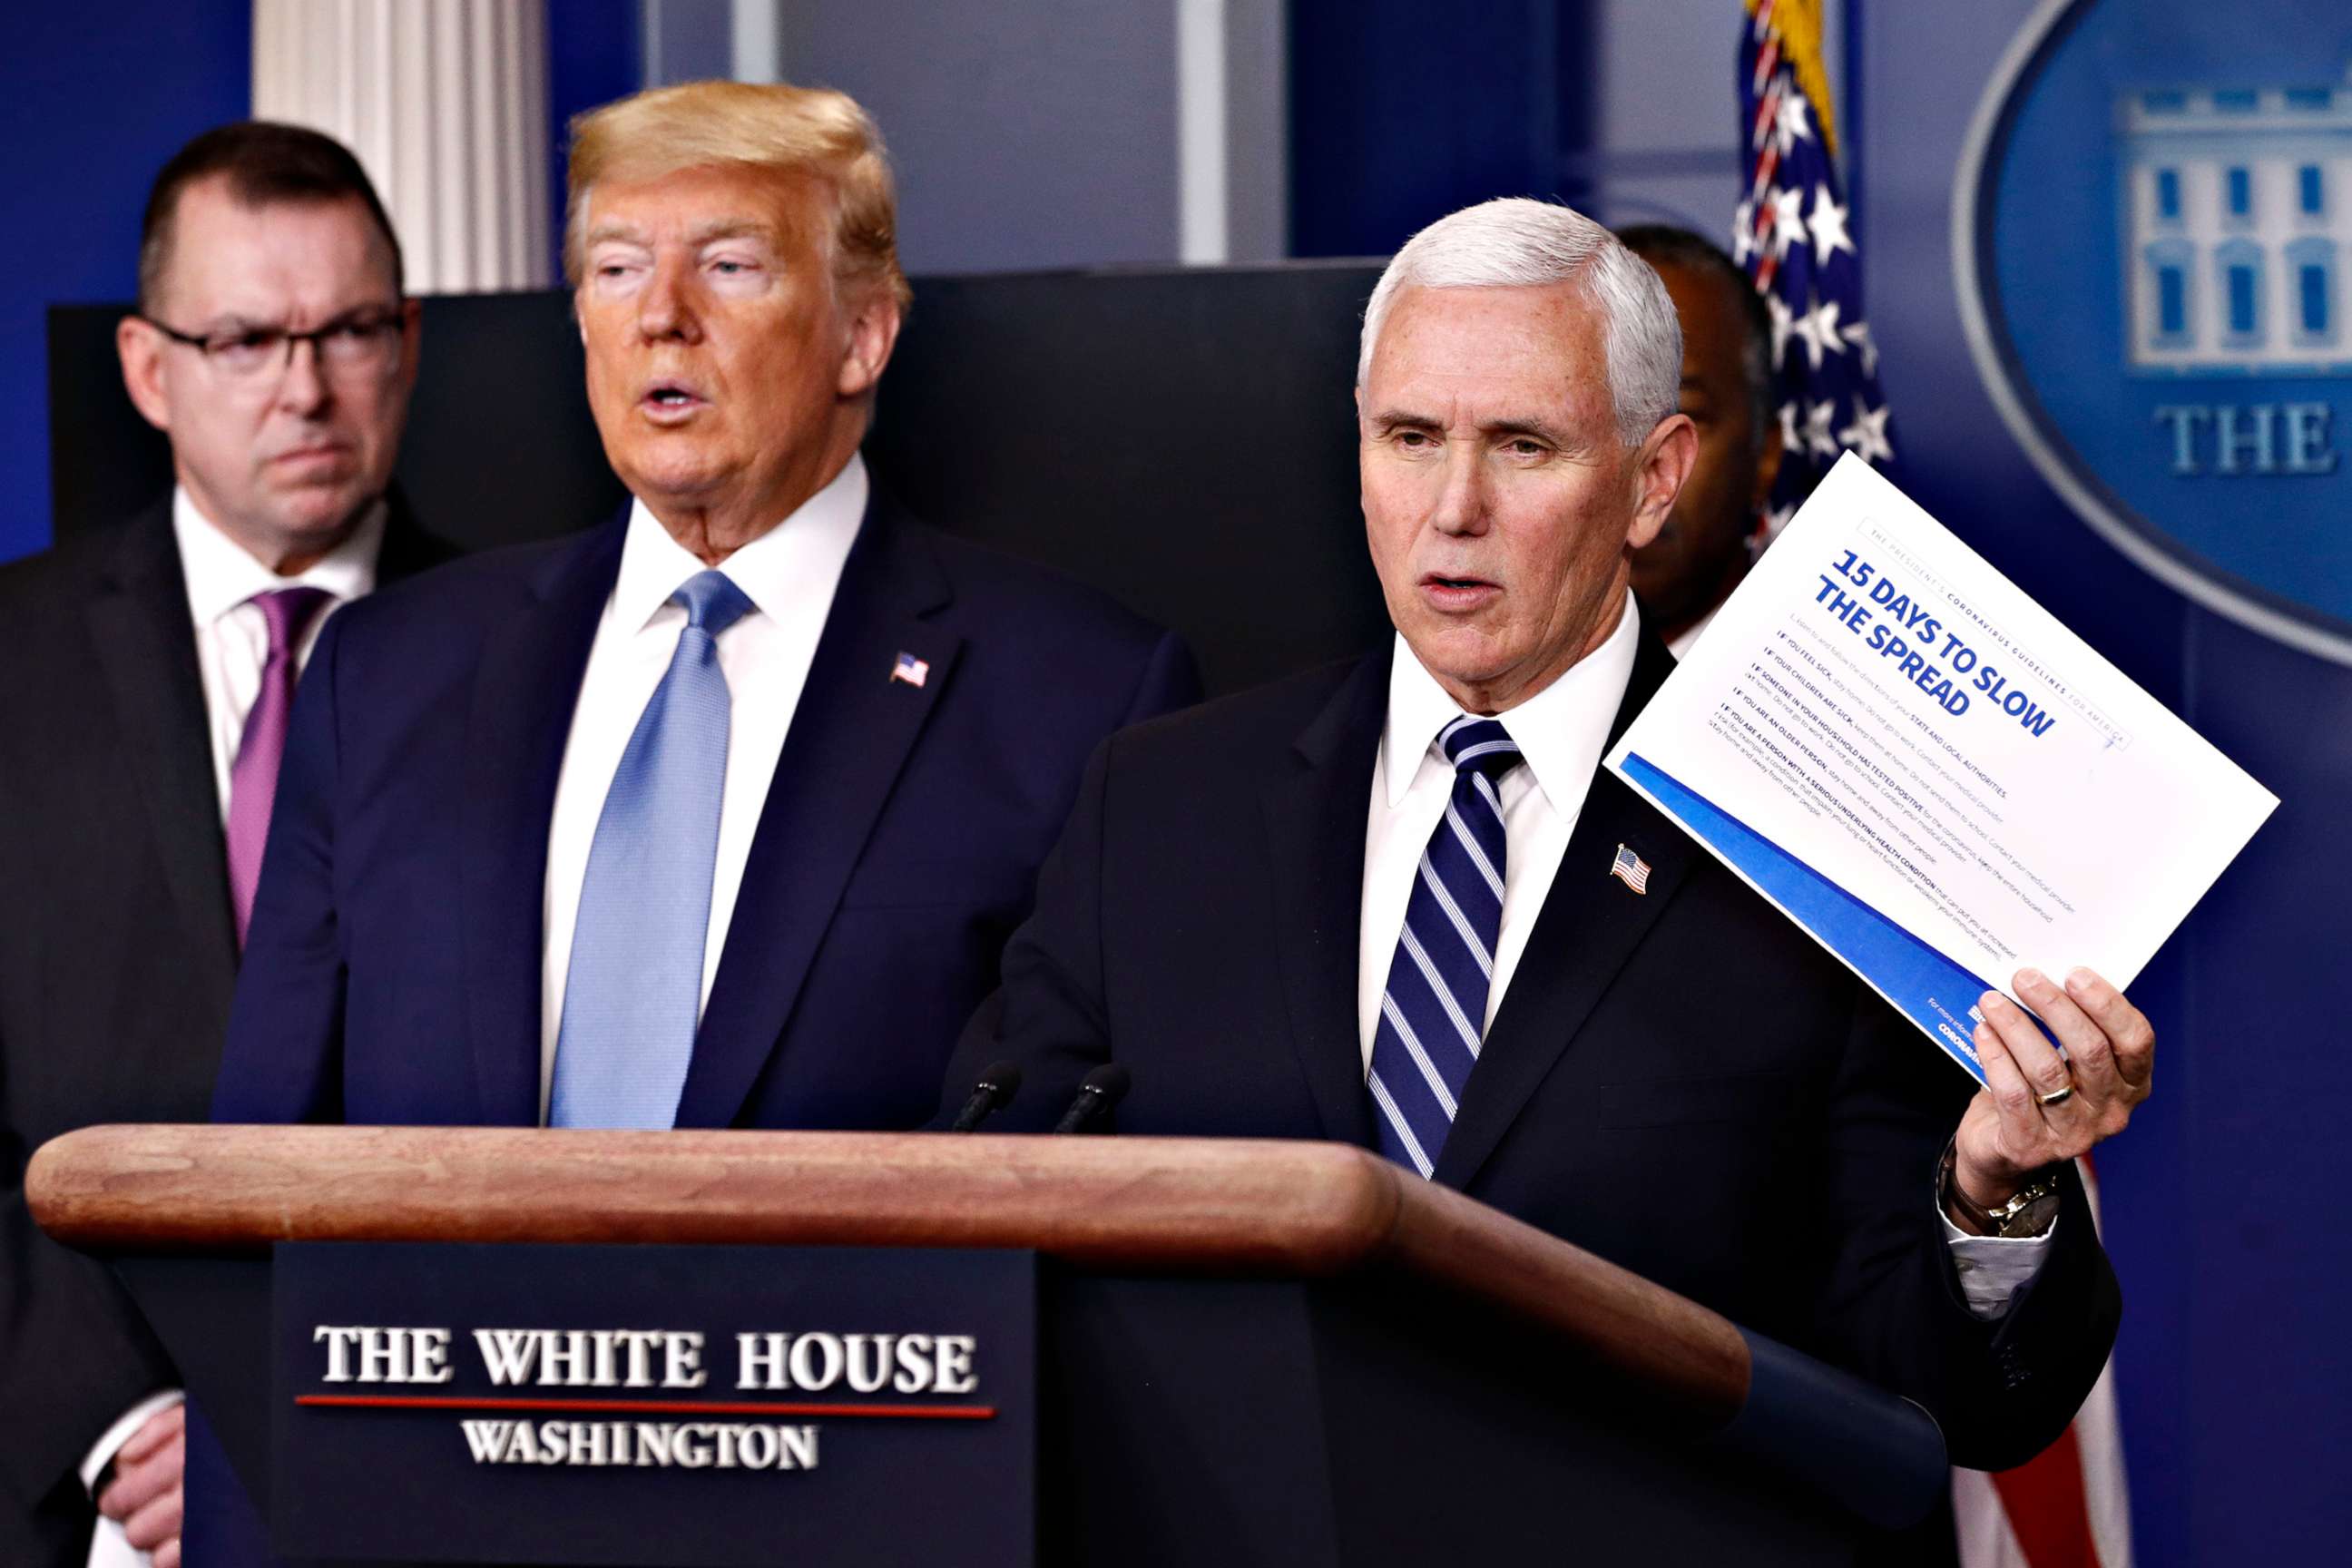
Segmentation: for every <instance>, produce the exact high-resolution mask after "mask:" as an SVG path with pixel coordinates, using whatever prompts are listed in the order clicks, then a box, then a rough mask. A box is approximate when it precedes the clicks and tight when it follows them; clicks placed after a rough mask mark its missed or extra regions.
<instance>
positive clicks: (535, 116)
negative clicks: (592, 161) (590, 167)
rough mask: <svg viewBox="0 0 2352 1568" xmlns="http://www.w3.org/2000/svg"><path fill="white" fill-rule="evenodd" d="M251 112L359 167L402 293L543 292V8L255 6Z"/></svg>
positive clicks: (532, 2)
mask: <svg viewBox="0 0 2352 1568" xmlns="http://www.w3.org/2000/svg"><path fill="white" fill-rule="evenodd" d="M253 114H254V118H255V119H257V120H280V121H289V122H290V123H293V124H296V125H307V126H310V127H311V128H313V129H314V130H319V131H323V132H326V133H327V134H328V135H330V136H332V137H334V138H335V139H336V140H338V141H340V142H342V143H343V144H344V145H345V146H348V147H349V148H351V150H352V152H353V153H357V154H358V155H359V160H360V163H361V165H362V167H364V168H365V169H366V170H367V172H368V178H369V179H371V180H373V181H374V182H375V187H376V192H377V194H378V195H381V196H382V197H383V205H384V206H385V207H386V208H387V209H388V210H389V211H390V212H391V214H392V222H393V227H394V230H395V231H396V232H397V233H398V234H399V236H400V242H401V248H402V251H403V253H404V256H405V257H406V259H407V267H408V288H409V290H410V292H412V293H417V294H466V293H483V292H488V291H492V290H496V289H542V288H545V287H547V286H548V284H549V283H550V282H551V280H552V272H553V266H552V254H553V253H552V249H551V246H550V243H549V235H548V230H549V221H550V220H549V197H548V166H547V165H548V148H547V5H546V0H253Z"/></svg>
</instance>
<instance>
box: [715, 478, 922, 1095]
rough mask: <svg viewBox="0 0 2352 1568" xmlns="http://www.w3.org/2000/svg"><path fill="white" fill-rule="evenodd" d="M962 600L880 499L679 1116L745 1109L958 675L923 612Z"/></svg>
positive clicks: (852, 561) (747, 871)
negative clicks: (903, 776) (860, 864)
mask: <svg viewBox="0 0 2352 1568" xmlns="http://www.w3.org/2000/svg"><path fill="white" fill-rule="evenodd" d="M951 596H952V595H951V590H950V585H949V583H948V579H947V575H946V574H945V573H944V572H943V571H942V570H941V568H940V563H939V557H938V554H937V552H935V551H934V550H933V549H932V548H931V545H930V543H929V541H928V540H927V539H925V538H924V537H923V535H922V532H921V531H920V530H919V529H918V528H917V527H915V526H913V525H912V524H910V523H908V522H907V521H903V520H900V519H898V518H897V517H896V516H895V515H894V513H893V510H892V509H891V507H890V506H889V504H888V503H887V502H886V501H885V500H882V499H881V498H880V497H879V496H878V495H877V497H876V498H875V499H874V500H872V501H870V502H869V503H868V505H867V508H866V521H865V523H864V525H863V526H862V527H861V528H860V530H859V531H858V537H857V542H856V544H855V545H853V546H852V547H851V549H850V552H849V559H848V561H847V562H846V563H845V564H844V566H843V568H842V574H841V583H840V585H839V586H838V587H837V588H836V589H835V592H834V596H833V605H832V608H831V610H830V611H829V612H828V613H827V615H826V616H825V623H824V635H823V636H822V637H820V638H819V639H818V642H817V648H816V656H815V658H814V660H813V661H812V663H811V664H810V666H809V675H808V681H807V683H806V684H805V685H804V686H803V689H802V692H801V700H800V706H799V708H798V709H797V710H795V711H794V712H793V720H792V727H791V729H790V730H789V731H787V732H786V734H785V738H784V749H783V752H782V755H781V756H780V757H779V758H778V759H777V763H776V773H775V777H774V778H773V779H772V780H771V781H770V783H769V784H768V798H767V802H766V804H765V805H764V806H763V807H762V808H761V813H760V826H759V828H758V830H757V831H756V832H755V833H754V834H753V836H752V839H751V851H750V854H749V856H748V857H747V858H746V860H745V862H744V866H743V883H742V889H741V891H740V893H739V894H738V895H737V898H736V903H735V912H734V916H733V918H732V919H731V921H730V922H729V925H728V931H727V945H726V947H725V948H724V949H723V950H722V952H721V953H720V957H719V973H718V976H717V978H716V979H715V980H714V981H713V982H712V984H711V989H710V1001H709V1005H708V1006H707V1007H705V1008H704V1010H703V1017H702V1027H701V1030H700V1032H699V1033H698V1035H697V1036H696V1038H695V1047H694V1058H693V1060H692V1062H691V1063H690V1064H689V1066H688V1069H687V1075H686V1086H685V1088H684V1089H683V1090H682V1091H681V1093H680V1095H679V1097H678V1108H677V1125H678V1126H680V1127H725V1126H728V1125H730V1123H732V1122H733V1121H736V1120H737V1118H738V1116H739V1115H740V1112H741V1110H742V1108H743V1104H744V1101H745V1100H746V1099H747V1097H748V1096H749V1095H750V1093H751V1086H752V1084H753V1083H754V1082H755V1081H756V1080H757V1079H758V1078H759V1076H760V1074H761V1070H762V1069H763V1068H765V1067H766V1066H767V1063H768V1059H769V1058H770V1057H771V1056H772V1054H773V1053H774V1052H775V1050H776V1048H777V1047H778V1045H779V1043H780V1041H781V1040H782V1036H783V1033H784V1026H785V1024H786V1023H787V1022H788V1021H789V1020H790V1018H791V1017H792V1013H793V1006H794V1005H795V1004H796V1003H797V1002H798V1001H799V999H800V994H801V989H802V986H803V984H804V983H805V981H806V979H807V977H808V971H809V965H810V963H811V961H812V960H813V959H814V957H815V956H816V951H817V947H818V945H819V944H820V943H821V942H823V941H824V933H825V931H826V930H827V928H828V927H830V926H831V924H832V923H833V916H834V910H835V908H836V907H837V906H838V905H839V903H840V902H841V895H842V890H843V889H844V888H845V887H846V886H847V884H848V881H849V877H850V872H851V871H852V869H853V868H855V867H856V864H857V859H858V857H859V855H860V854H861V853H862V852H863V851H864V849H865V847H866V838H867V837H868V836H869V835H870V834H871V833H872V831H873V828H874V824H875V821H876V819H877V817H879V816H880V815H881V813H882V807H883V805H884V803H885V802H886V801H887V799H888V798H889V795H890V789H891V786H892V784H894V783H895V782H896V781H897V779H898V772H899V769H900V768H901V767H903V766H904V765H905V763H906V761H907V756H908V752H911V751H912V750H913V749H914V745H915V741H916V737H917V736H918V735H919V733H920V732H921V731H922V728H923V723H924V721H925V720H926V719H927V718H928V717H929V714H930V711H931V710H932V708H933V707H934V706H935V705H937V704H938V703H939V702H940V700H942V699H943V696H944V693H945V691H946V689H947V688H948V687H949V686H950V684H951V682H952V679H953V673H954V668H955V662H956V658H957V655H958V653H959V652H960V650H961V647H962V646H963V643H962V639H961V637H958V636H957V635H956V634H955V633H954V632H953V631H950V630H949V629H948V628H946V627H945V626H940V625H939V624H938V623H937V622H936V621H933V620H930V619H928V618H927V617H929V616H933V615H934V614H935V613H936V612H937V611H938V610H939V609H940V608H941V607H942V606H944V605H946V604H947V603H948V602H949V600H950V597H951ZM901 653H908V654H912V655H914V656H915V658H919V659H921V660H923V661H925V662H926V663H927V664H929V667H930V668H929V671H928V672H927V674H926V677H925V679H924V680H923V683H922V684H921V685H919V686H916V685H911V684H909V683H908V682H906V681H902V680H894V679H891V678H890V677H891V670H892V669H893V668H894V667H895V665H896V663H897V661H898V656H899V655H900V654H901Z"/></svg>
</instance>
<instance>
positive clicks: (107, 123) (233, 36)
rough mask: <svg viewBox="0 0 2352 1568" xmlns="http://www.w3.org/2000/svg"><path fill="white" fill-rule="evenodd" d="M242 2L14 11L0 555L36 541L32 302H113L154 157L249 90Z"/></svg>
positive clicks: (8, 82) (0, 319)
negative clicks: (6, 485)
mask: <svg viewBox="0 0 2352 1568" xmlns="http://www.w3.org/2000/svg"><path fill="white" fill-rule="evenodd" d="M252 74H253V24H252V7H251V6H250V5H244V4H241V3H236V0H226V3H225V0H209V3H206V4H199V5H190V4H188V3H187V0H114V3H112V4H110V5H25V6H17V7H14V8H12V10H11V12H10V15H9V17H8V37H7V42H6V45H5V49H0V146H7V147H11V148H14V149H16V153H17V156H16V159H15V161H14V164H13V166H14V167H15V169H16V174H15V176H14V177H13V182H12V184H13V188H12V189H11V190H10V192H9V195H8V200H7V201H6V202H5V203H0V256H5V257H6V258H7V264H6V267H5V270H0V474H5V475H7V476H8V479H9V487H10V494H9V496H8V499H7V502H6V504H5V506H0V560H7V559H11V558H13V557H15V556H18V555H25V554H29V553H31V552H34V551H37V550H39V549H42V548H44V547H45V546H46V545H47V543H48V542H49V446H48V442H49V434H48V415H47V407H48V400H47V353H46V350H45V347H44V342H43V328H42V316H43V311H44V310H46V308H47V306H49V305H50V304H52V303H61V302H65V301H69V300H123V299H128V298H130V296H131V290H132V289H133V288H134V287H135V286H136V283H137V280H138V275H139V216H140V211H141V209H142V207H143V206H144V205H145V203H146V199H147V186H148V184H149V183H150V182H151V181H152V180H153V178H154V177H155V171H156V170H157V169H158V168H160V167H161V166H162V165H163V160H164V159H166V158H168V157H170V156H171V155H172V154H173V153H174V152H176V151H177V150H178V149H179V146H180V144H181V143H182V142H185V141H186V140H187V139H188V138H189V137H191V136H194V134H195V133H196V132H199V131H202V130H204V129H205V127H206V126H209V125H215V124H218V123H219V122H220V121H224V120H235V119H237V118H239V117H241V116H243V115H244V114H245V113H247V108H248V105H249V104H250V103H251V101H252V96H253V92H252Z"/></svg>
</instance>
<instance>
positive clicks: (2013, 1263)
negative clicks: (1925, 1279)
mask: <svg viewBox="0 0 2352 1568" xmlns="http://www.w3.org/2000/svg"><path fill="white" fill-rule="evenodd" d="M1936 1218H1937V1221H1938V1222H1939V1223H1940V1224H1941V1225H1942V1226H1943V1227H1944V1240H1945V1241H1946V1242H1947V1243H1948V1244H1949V1245H1950V1247H1951V1249H1952V1268H1954V1269H1956V1270H1957V1271H1958V1274H1959V1277H1960V1294H1961V1296H1962V1297H1963V1298H1965V1299H1966V1300H1967V1301H1968V1304H1969V1312H1970V1313H1971V1314H1973V1315H1974V1316H1975V1317H1977V1318H1978V1319H1979V1320H1981V1321H1985V1322H1988V1323H1993V1322H1999V1321H2000V1320H2001V1319H2002V1318H2005V1317H2007V1316H2008V1315H2009V1299H2010V1298H2011V1296H2013V1295H2015V1294H2016V1293H2017V1290H2018V1289H2019V1287H2021V1286H2023V1285H2029V1284H2032V1281H2033V1277H2034V1276H2035V1275H2036V1274H2039V1273H2041V1272H2042V1263H2043V1261H2044V1260H2045V1259H2047V1258H2049V1256H2050V1238H2051V1237H2054V1236H2056V1235H2057V1234H2058V1226H2057V1223H2056V1222H2055V1221H2053V1222H2052V1223H2051V1226H2050V1228H2049V1229H2048V1230H2045V1231H2043V1232H2042V1234H2041V1235H2040V1236H1970V1235H1969V1233H1968V1232H1967V1231H1965V1230H1962V1229H1961V1228H1960V1227H1959V1226H1956V1225H1954V1224H1953V1223H1952V1216H1951V1215H1948V1214H1946V1213H1944V1211H1943V1209H1942V1208H1941V1207H1940V1206H1939V1207H1938V1208H1937V1210H1936Z"/></svg>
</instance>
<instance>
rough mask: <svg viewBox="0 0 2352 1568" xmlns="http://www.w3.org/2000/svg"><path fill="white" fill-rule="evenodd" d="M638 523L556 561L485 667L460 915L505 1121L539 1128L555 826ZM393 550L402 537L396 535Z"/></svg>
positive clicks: (463, 813) (485, 656)
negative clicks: (559, 789)
mask: <svg viewBox="0 0 2352 1568" xmlns="http://www.w3.org/2000/svg"><path fill="white" fill-rule="evenodd" d="M627 530H628V520H627V514H626V513H623V514H622V516H621V517H620V518H619V519H616V520H615V521H613V522H610V523H608V524H606V525H605V526H604V527H603V528H600V529H598V530H596V531H593V532H592V533H589V534H587V535H585V536H583V538H582V539H581V540H580V541H579V542H577V543H575V544H572V545H571V546H569V547H567V548H565V549H564V550H562V551H561V552H558V553H557V554H556V555H554V556H553V557H552V558H551V559H550V560H549V561H547V562H545V563H542V564H541V567H540V569H539V570H538V572H537V573H536V574H534V575H533V577H532V579H531V583H530V595H529V597H528V598H527V599H525V600H524V602H523V605H522V606H521V607H520V609H519V611H518V613H517V614H516V615H515V616H514V618H513V619H512V620H510V621H509V622H508V623H507V624H506V625H505V626H502V627H500V628H499V629H498V630H497V631H495V632H493V633H492V634H491V636H490V637H489V638H488V641H487V642H486V643H485V644H484V646H483V649H482V658H481V664H480V667H479V668H478V669H477V670H476V671H475V675H474V686H473V693H472V698H471V702H470V706H469V708H468V710H467V721H466V750H465V761H464V763H463V767H464V770H465V789H464V793H463V797H462V802H461V805H460V806H459V824H458V844H459V847H460V865H461V867H462V869H461V871H460V888H461V889H462V896H461V898H460V900H459V906H458V918H459V921H460V922H461V927H460V929H461V932H462V936H463V942H462V946H463V949H464V952H465V973H466V1019H467V1035H468V1036H469V1037H470V1038H471V1041H472V1045H473V1052H474V1069H475V1074H476V1079H477V1082H478V1088H479V1090H480V1094H481V1110H482V1119H483V1121H486V1122H488V1123H489V1124H491V1125H494V1126H530V1125H532V1124H533V1123H535V1122H537V1121H538V1120H539V1049H540V1046H539V1040H540V1028H541V1018H540V1012H541V1008H540V989H541V946H542V944H543V942H545V940H546V935H545V924H546V921H545V913H546V890H547V827H548V819H549V816H550V815H551V813H552V811H553V810H554V805H555V784H556V779H557V776H558V774H559V773H560V772H561V770H562V764H563V748H564V743H565V742H566V740H567V739H568V738H569V737H570V735H571V732H572V708H573V706H574V704H575V702H576V701H577V700H578V698H579V695H580V680H581V677H582V676H583V674H584V673H585V672H586V669H587V665H588V651H589V648H590V647H591V646H592V645H593V643H594V641H595V637H596V626H597V622H598V620H599V619H600V618H601V617H602V616H603V615H604V604H605V601H606V600H607V599H609V598H610V597H611V596H612V592H613V582H614V577H615V576H616V575H617V574H618V573H619V571H620V566H621V544H622V542H623V540H624V539H625V538H626V536H627ZM386 542H387V545H389V542H390V540H389V535H387V539H386Z"/></svg>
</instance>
